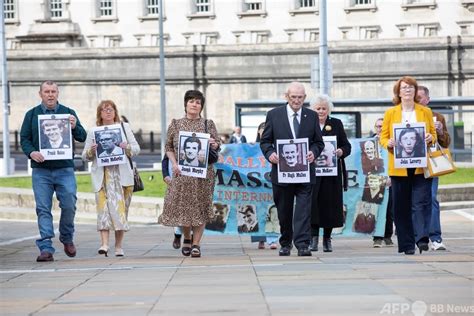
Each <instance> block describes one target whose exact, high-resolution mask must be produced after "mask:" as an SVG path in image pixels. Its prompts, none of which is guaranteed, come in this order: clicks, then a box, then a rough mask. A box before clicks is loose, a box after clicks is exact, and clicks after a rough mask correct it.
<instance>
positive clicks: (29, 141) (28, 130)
mask: <svg viewBox="0 0 474 316" xmlns="http://www.w3.org/2000/svg"><path fill="white" fill-rule="evenodd" d="M43 114H44V113H43V110H42V108H41V104H40V105H37V106H35V107H34V108H32V109H31V110H29V111H28V112H26V115H25V118H24V119H23V124H22V125H21V131H20V144H21V149H22V150H23V152H24V153H25V155H26V156H27V157H28V158H30V154H31V153H32V152H33V151H39V131H38V115H43ZM54 114H72V115H74V116H75V117H76V119H77V121H76V128H74V129H72V130H71V133H72V137H73V138H74V139H75V140H76V141H78V142H81V143H82V142H84V141H85V140H86V137H87V132H86V130H85V129H84V127H82V125H81V122H80V121H79V118H78V117H77V114H76V112H74V110H72V109H70V108H68V107H66V106H64V105H62V104H59V103H58V108H57V110H56V112H55V113H54ZM73 158H74V157H71V159H63V160H46V161H44V162H42V163H37V162H36V161H34V160H31V168H47V169H57V168H67V167H74V161H73ZM30 159H31V158H30Z"/></svg>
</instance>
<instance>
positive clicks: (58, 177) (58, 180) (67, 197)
mask: <svg viewBox="0 0 474 316" xmlns="http://www.w3.org/2000/svg"><path fill="white" fill-rule="evenodd" d="M32 181H33V192H34V194H35V201H36V215H37V216H38V228H39V232H40V236H41V237H40V239H38V240H36V245H37V246H38V248H39V250H40V251H47V252H49V253H52V254H53V253H54V247H53V242H52V240H51V239H52V238H53V237H54V227H53V214H52V212H51V209H52V206H53V193H54V192H56V197H57V199H58V200H59V207H60V208H61V217H60V219H59V241H61V242H62V243H63V244H67V243H72V242H73V237H74V216H75V214H76V201H77V197H76V191H77V185H76V177H75V175H74V168H59V169H44V168H33V177H32Z"/></svg>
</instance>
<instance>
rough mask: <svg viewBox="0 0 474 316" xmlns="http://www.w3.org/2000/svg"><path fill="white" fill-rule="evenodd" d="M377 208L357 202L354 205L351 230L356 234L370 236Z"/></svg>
mask: <svg viewBox="0 0 474 316" xmlns="http://www.w3.org/2000/svg"><path fill="white" fill-rule="evenodd" d="M378 208H379V206H378V205H377V204H374V203H368V202H363V201H359V202H357V205H356V211H355V214H354V222H353V225H352V230H353V231H354V232H357V233H364V234H371V233H373V232H374V230H375V224H376V221H377V211H378Z"/></svg>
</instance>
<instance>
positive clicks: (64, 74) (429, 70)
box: [4, 0, 474, 133]
mask: <svg viewBox="0 0 474 316" xmlns="http://www.w3.org/2000/svg"><path fill="white" fill-rule="evenodd" d="M4 3H5V4H4V6H5V18H6V19H5V21H6V37H7V46H8V52H7V57H8V74H9V81H10V94H11V96H10V99H11V119H10V128H11V129H17V128H19V127H20V124H21V121H22V118H23V115H24V113H25V111H26V110H27V109H28V108H29V107H31V106H33V105H35V104H37V103H38V100H39V98H38V97H37V94H36V93H37V91H38V85H39V83H40V82H41V81H42V80H44V79H54V80H56V81H58V83H59V84H60V101H61V102H63V103H64V104H67V105H71V106H73V107H74V108H75V109H76V110H77V111H78V113H79V115H80V117H81V119H82V120H83V121H84V123H85V125H87V126H91V125H92V124H93V123H94V115H95V107H96V106H97V104H98V103H99V101H100V100H102V99H112V100H114V101H116V102H117V104H118V105H119V107H120V109H121V112H122V113H123V114H125V115H126V116H127V117H128V118H129V120H130V121H131V123H132V125H137V126H139V127H140V128H142V129H143V130H144V131H155V132H158V133H160V132H161V130H162V127H161V126H160V105H159V102H160V90H159V60H158V57H159V49H158V47H157V43H158V18H157V12H158V11H157V4H158V0H127V1H121V0H106V1H104V0H98V1H94V0H80V1H73V0H36V1H34V0H4ZM473 11H474V0H473V1H470V0H459V1H455V0H422V1H416V0H386V1H375V0H347V1H343V0H330V1H328V39H329V54H330V59H331V63H332V69H333V78H334V80H333V84H332V88H331V95H332V96H333V97H334V98H338V99H345V98H351V99H359V98H387V97H391V90H392V85H393V82H394V81H395V80H396V79H398V78H399V77H400V76H402V75H406V74H408V75H413V76H415V77H416V78H417V79H418V80H419V81H420V82H422V83H423V84H425V85H427V86H429V87H430V89H431V91H432V96H434V97H436V96H473V95H474V54H473V52H474V36H473V31H474V30H473V28H474V25H473V22H474V13H473ZM163 13H164V21H163V22H164V33H165V42H166V44H165V55H166V69H165V71H166V84H167V86H166V100H167V120H168V122H169V121H170V120H171V118H175V117H181V116H182V115H183V101H182V97H183V94H184V91H185V90H187V89H191V88H196V89H201V90H203V91H204V92H205V94H206V96H207V100H208V101H207V104H206V107H205V116H206V117H211V118H213V119H214V120H215V121H216V123H217V125H218V128H219V129H220V130H221V131H230V129H231V128H232V126H233V125H234V122H235V117H234V115H233V113H234V103H235V102H237V101H245V100H251V99H280V98H282V97H283V94H284V91H285V88H286V86H287V84H288V83H289V82H290V81H293V80H300V81H303V82H305V83H306V84H307V87H308V95H309V97H311V96H314V95H315V94H316V91H314V89H311V88H310V70H311V60H312V59H313V58H314V57H315V56H317V54H318V37H319V10H318V1H311V0H262V1H250V0H165V1H164V10H163ZM464 119H465V120H467V124H466V128H467V130H469V129H470V127H469V126H472V116H469V115H468V116H465V117H464ZM364 125H366V124H364ZM365 132H366V131H365Z"/></svg>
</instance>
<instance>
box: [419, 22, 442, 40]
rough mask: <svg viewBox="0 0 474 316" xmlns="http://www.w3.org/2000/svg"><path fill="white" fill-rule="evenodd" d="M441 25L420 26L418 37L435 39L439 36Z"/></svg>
mask: <svg viewBox="0 0 474 316" xmlns="http://www.w3.org/2000/svg"><path fill="white" fill-rule="evenodd" d="M438 30H439V23H430V24H420V25H418V36H423V37H435V36H438Z"/></svg>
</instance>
